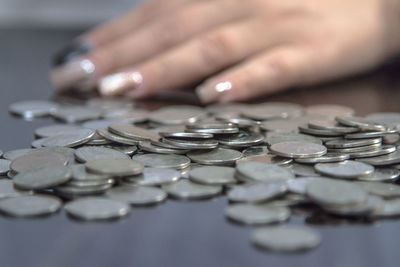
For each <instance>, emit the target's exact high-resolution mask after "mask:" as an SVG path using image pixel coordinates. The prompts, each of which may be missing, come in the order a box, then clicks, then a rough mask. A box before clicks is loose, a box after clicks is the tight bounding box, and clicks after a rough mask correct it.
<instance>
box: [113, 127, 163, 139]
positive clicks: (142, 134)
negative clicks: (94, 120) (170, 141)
mask: <svg viewBox="0 0 400 267" xmlns="http://www.w3.org/2000/svg"><path fill="white" fill-rule="evenodd" d="M108 130H109V131H110V132H112V133H114V134H117V135H120V136H123V137H126V138H131V139H134V140H137V141H150V140H154V141H158V140H159V139H160V136H159V135H158V134H156V133H154V132H152V131H149V130H146V129H143V128H139V127H136V126H133V125H130V124H116V125H111V126H110V127H108Z"/></svg>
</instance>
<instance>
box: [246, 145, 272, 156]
mask: <svg viewBox="0 0 400 267" xmlns="http://www.w3.org/2000/svg"><path fill="white" fill-rule="evenodd" d="M268 152H269V150H268V147H267V146H251V147H248V148H246V149H244V150H243V151H242V155H243V157H248V156H260V155H267V154H268Z"/></svg>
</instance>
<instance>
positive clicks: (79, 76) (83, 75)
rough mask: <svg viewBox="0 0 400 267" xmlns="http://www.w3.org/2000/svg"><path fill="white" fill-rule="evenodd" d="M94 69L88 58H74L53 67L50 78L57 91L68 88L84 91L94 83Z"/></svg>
mask: <svg viewBox="0 0 400 267" xmlns="http://www.w3.org/2000/svg"><path fill="white" fill-rule="evenodd" d="M95 69H96V68H95V65H94V64H93V62H92V61H90V60H89V59H86V58H80V59H75V60H72V61H70V62H67V63H66V64H64V65H61V66H59V67H56V68H55V69H53V70H52V71H51V73H50V79H51V82H52V84H53V85H54V87H55V88H56V89H57V90H58V91H63V90H66V89H70V88H78V89H80V90H82V91H86V90H88V89H91V88H93V87H94V85H95V82H94V72H95Z"/></svg>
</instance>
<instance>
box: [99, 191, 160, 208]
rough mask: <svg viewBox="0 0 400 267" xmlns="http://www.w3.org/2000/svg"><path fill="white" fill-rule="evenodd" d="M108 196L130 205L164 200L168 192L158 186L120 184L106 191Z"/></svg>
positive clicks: (149, 203) (155, 202)
mask: <svg viewBox="0 0 400 267" xmlns="http://www.w3.org/2000/svg"><path fill="white" fill-rule="evenodd" d="M106 197H108V198H110V199H113V200H117V201H120V202H124V203H127V204H130V205H135V206H142V205H154V204H157V203H160V202H162V201H164V200H165V199H166V198H167V193H166V192H165V191H164V190H162V189H160V188H157V187H147V186H118V187H114V188H111V189H110V190H108V191H107V192H106Z"/></svg>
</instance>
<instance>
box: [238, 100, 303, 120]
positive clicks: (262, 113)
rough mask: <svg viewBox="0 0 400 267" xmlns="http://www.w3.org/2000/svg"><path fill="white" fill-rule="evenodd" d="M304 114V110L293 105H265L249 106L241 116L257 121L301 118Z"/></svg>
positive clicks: (270, 103) (276, 103)
mask: <svg viewBox="0 0 400 267" xmlns="http://www.w3.org/2000/svg"><path fill="white" fill-rule="evenodd" d="M303 113H304V109H303V108H302V107H301V106H299V105H296V104H292V103H278V102H275V103H272V102H269V103H264V104H258V105H251V106H248V107H247V108H246V109H244V110H242V112H241V115H242V116H243V117H246V118H250V119H253V120H257V121H264V120H271V119H285V118H290V117H299V116H301V115H302V114H303Z"/></svg>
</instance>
